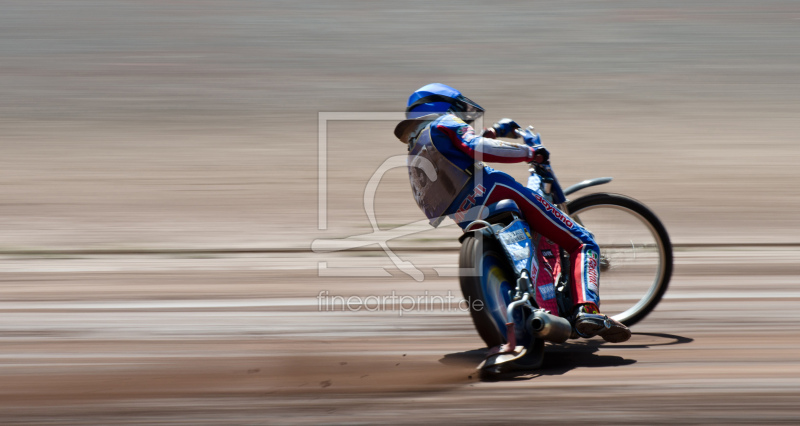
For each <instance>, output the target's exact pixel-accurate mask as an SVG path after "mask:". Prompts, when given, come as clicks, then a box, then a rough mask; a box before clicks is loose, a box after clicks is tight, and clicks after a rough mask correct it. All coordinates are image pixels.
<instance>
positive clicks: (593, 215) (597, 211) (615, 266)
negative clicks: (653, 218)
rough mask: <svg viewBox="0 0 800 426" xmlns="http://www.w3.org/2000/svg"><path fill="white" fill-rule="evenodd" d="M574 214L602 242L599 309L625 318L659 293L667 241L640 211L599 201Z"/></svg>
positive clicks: (639, 309)
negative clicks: (663, 239) (664, 240)
mask: <svg viewBox="0 0 800 426" xmlns="http://www.w3.org/2000/svg"><path fill="white" fill-rule="evenodd" d="M571 216H572V217H573V218H574V219H575V220H576V221H577V222H578V223H580V224H581V225H582V226H584V227H585V228H586V229H588V230H589V231H590V232H592V234H594V236H595V240H596V241H597V243H598V245H599V246H600V265H601V270H600V295H601V297H600V300H601V305H602V306H601V308H600V310H601V311H602V312H603V313H605V314H606V315H609V316H611V317H613V318H614V319H616V320H618V321H621V322H625V321H628V320H629V319H631V318H633V317H634V316H636V315H637V314H639V313H640V312H642V311H643V310H644V309H646V307H647V305H648V304H650V302H651V301H652V300H653V299H655V298H657V297H658V290H659V287H660V286H661V283H662V282H663V277H664V273H665V264H666V250H665V247H664V242H663V241H662V240H661V238H660V237H659V235H658V232H657V231H656V229H655V228H653V226H652V225H651V224H650V222H649V221H648V220H647V219H646V218H644V217H643V216H642V215H641V214H639V213H637V212H636V211H633V210H631V209H629V208H626V207H622V206H617V205H613V204H598V205H593V206H588V207H585V208H583V209H580V210H576V211H574V212H572V214H571Z"/></svg>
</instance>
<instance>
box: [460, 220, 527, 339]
mask: <svg viewBox="0 0 800 426" xmlns="http://www.w3.org/2000/svg"><path fill="white" fill-rule="evenodd" d="M458 264H459V267H460V268H461V274H460V277H459V281H460V284H461V292H462V293H463V295H464V299H466V300H467V302H468V304H469V307H470V315H471V316H472V321H473V323H475V328H476V329H477V330H478V334H479V335H480V336H481V339H483V341H484V342H486V345H487V346H489V347H494V346H497V345H500V344H503V343H505V342H506V316H507V313H506V310H507V308H508V305H509V304H510V303H511V298H512V297H513V295H514V290H515V288H516V282H515V280H514V278H513V277H514V274H513V273H512V272H511V269H510V267H509V265H508V261H507V260H506V258H505V255H504V253H503V251H502V249H501V248H500V247H498V246H497V245H496V243H494V242H493V241H491V240H489V239H488V238H482V236H480V235H479V236H468V237H466V238H465V239H464V241H463V242H462V244H461V253H460V256H459V261H458ZM520 322H521V321H520ZM518 329H519V328H518Z"/></svg>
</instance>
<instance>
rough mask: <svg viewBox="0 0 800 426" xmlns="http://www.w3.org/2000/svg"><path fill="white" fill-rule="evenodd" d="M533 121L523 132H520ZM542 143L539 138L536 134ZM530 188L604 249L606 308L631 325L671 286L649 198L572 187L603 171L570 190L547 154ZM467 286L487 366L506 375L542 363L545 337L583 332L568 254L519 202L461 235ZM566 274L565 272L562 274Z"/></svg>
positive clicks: (535, 167)
mask: <svg viewBox="0 0 800 426" xmlns="http://www.w3.org/2000/svg"><path fill="white" fill-rule="evenodd" d="M532 130H533V128H532V127H528V128H527V129H524V130H523V129H517V130H516V131H517V133H518V134H519V135H520V136H522V135H523V133H524V132H528V133H529V136H533V133H532ZM529 139H531V140H535V141H536V142H535V144H536V143H538V138H529ZM529 172H530V177H529V179H528V183H527V187H528V188H529V189H531V190H532V191H534V192H535V193H537V194H539V195H540V196H542V197H544V198H545V199H547V200H548V201H549V202H550V203H552V204H553V205H555V206H557V207H558V208H559V209H560V210H561V212H562V213H563V214H566V215H567V216H568V219H569V220H573V221H575V222H577V223H578V224H580V225H581V226H583V227H584V228H586V229H588V230H589V231H590V232H592V234H593V235H594V236H595V239H596V241H597V243H598V245H599V246H600V256H599V259H598V260H599V266H600V272H601V281H600V282H601V289H602V290H601V301H602V311H603V312H604V313H605V314H607V315H609V316H611V317H613V318H614V319H616V320H618V321H620V322H621V323H623V324H625V325H626V326H628V327H630V326H632V325H634V324H636V323H638V322H639V321H641V320H642V319H643V318H644V317H645V316H647V315H648V314H649V313H650V312H651V311H652V310H653V309H654V308H655V307H656V305H658V303H659V301H660V300H661V298H662V297H663V296H664V293H665V292H666V291H667V287H668V285H669V281H670V277H671V275H672V267H673V253H672V245H671V243H670V240H669V235H668V234H667V231H666V228H665V227H664V225H663V224H662V223H661V221H660V220H659V219H658V217H657V216H656V215H655V214H654V213H653V212H652V211H651V210H650V209H649V208H648V207H646V206H645V205H644V204H642V203H641V202H639V201H637V200H634V199H633V198H630V197H626V196H624V195H619V194H612V193H593V194H589V195H585V196H582V197H580V198H577V199H575V200H568V199H567V196H569V195H572V194H573V193H575V192H577V191H580V190H583V189H586V188H590V187H594V186H597V185H603V184H607V183H608V182H610V181H611V180H612V178H610V177H604V178H595V179H589V180H585V181H583V182H580V183H577V184H575V185H572V186H570V187H568V188H566V189H562V187H561V185H560V184H559V181H558V179H557V178H556V175H555V173H554V172H553V169H552V167H551V165H550V161H549V159H547V160H545V161H543V162H540V163H537V162H532V163H530V168H529ZM459 241H460V242H461V251H460V255H459V268H460V269H459V270H460V271H461V272H460V276H459V281H460V286H461V291H462V293H463V296H464V298H465V299H466V300H468V301H469V302H470V303H469V306H470V315H471V317H472V320H473V322H474V324H475V328H476V329H477V331H478V334H479V335H480V337H481V338H482V339H483V341H484V342H485V343H486V345H487V347H489V348H490V349H489V352H488V354H487V356H486V358H485V359H484V361H483V362H482V363H481V365H480V366H479V369H481V370H483V371H486V372H491V373H500V372H506V371H514V370H531V369H536V368H539V367H540V366H541V364H542V360H543V356H544V343H545V342H551V343H563V342H566V341H567V340H568V339H570V338H577V337H578V336H577V334H576V333H575V332H574V331H573V329H572V325H571V323H570V321H569V319H568V318H569V316H570V315H571V314H572V307H573V304H572V302H571V295H570V288H571V287H570V285H569V281H568V280H569V279H570V274H569V273H568V272H569V254H568V253H567V252H566V251H565V250H562V249H559V248H558V246H557V245H555V244H554V243H553V242H551V241H549V240H547V239H546V238H544V237H543V236H542V235H541V234H539V233H537V232H536V229H535V224H534V226H533V227H532V226H531V224H528V223H527V222H525V220H524V217H523V215H522V214H521V211H520V209H519V208H518V206H517V205H516V203H515V202H514V201H513V200H501V201H499V202H497V203H494V204H492V205H489V206H486V207H485V208H484V209H483V214H482V215H481V218H478V219H476V220H474V221H472V222H470V223H469V224H468V225H467V226H466V227H465V228H464V233H463V234H462V235H461V237H460V238H459ZM562 271H565V272H564V273H562Z"/></svg>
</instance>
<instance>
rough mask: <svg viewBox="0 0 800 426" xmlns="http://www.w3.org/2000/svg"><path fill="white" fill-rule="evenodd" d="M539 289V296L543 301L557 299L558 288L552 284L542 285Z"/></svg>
mask: <svg viewBox="0 0 800 426" xmlns="http://www.w3.org/2000/svg"><path fill="white" fill-rule="evenodd" d="M537 288H538V289H539V295H540V296H542V300H550V299H552V298H554V297H556V287H555V286H554V285H553V284H552V283H550V284H545V285H540V286H539V287H537Z"/></svg>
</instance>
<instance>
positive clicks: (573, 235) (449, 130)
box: [409, 114, 600, 307]
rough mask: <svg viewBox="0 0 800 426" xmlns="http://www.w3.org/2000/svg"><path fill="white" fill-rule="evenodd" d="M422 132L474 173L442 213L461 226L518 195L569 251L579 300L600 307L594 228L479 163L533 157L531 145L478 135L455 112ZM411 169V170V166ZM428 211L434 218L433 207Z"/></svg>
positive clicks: (542, 229) (529, 216) (533, 219)
mask: <svg viewBox="0 0 800 426" xmlns="http://www.w3.org/2000/svg"><path fill="white" fill-rule="evenodd" d="M426 132H427V133H428V134H426ZM420 134H421V135H423V136H425V137H429V138H430V140H429V143H430V144H432V145H433V148H435V149H431V151H438V154H441V156H443V157H445V158H446V159H447V160H449V162H450V163H452V165H454V166H455V167H457V168H458V169H461V171H463V172H466V175H465V176H469V174H471V176H470V177H469V178H468V179H469V180H467V183H466V184H465V185H464V186H463V187H462V188H461V190H460V191H459V190H458V188H456V191H457V194H458V195H457V196H455V198H454V201H453V202H452V203H450V204H449V206H448V207H447V208H446V209H444V211H443V214H442V216H444V215H446V216H449V217H451V218H452V219H453V220H455V221H456V222H457V223H458V224H459V226H461V227H462V228H463V227H465V226H466V225H467V224H468V223H469V222H470V217H473V218H474V215H473V214H469V212H475V211H478V212H480V210H481V209H482V208H483V207H485V206H488V205H490V204H492V203H496V202H498V201H501V200H504V199H512V200H514V201H515V202H516V203H517V205H518V206H519V208H520V209H521V210H522V214H523V215H524V216H525V220H526V221H527V222H528V223H529V224H530V225H531V227H532V228H533V229H535V230H536V232H538V233H540V234H542V235H543V236H544V237H546V238H547V239H549V240H551V241H553V242H555V243H556V244H558V245H559V246H560V247H562V248H564V249H566V250H567V252H569V254H570V263H571V264H570V270H571V271H572V279H571V283H572V294H573V295H574V297H573V298H574V303H575V305H583V304H594V305H595V307H599V304H600V298H599V295H598V285H599V262H598V259H599V254H600V249H599V247H598V246H597V243H596V242H595V241H594V237H593V236H592V234H591V233H590V232H589V231H587V230H586V229H584V228H583V227H582V226H580V225H578V224H577V223H575V222H574V221H573V220H572V219H571V218H570V217H569V216H567V215H566V214H564V213H563V212H561V211H560V210H559V209H558V208H557V207H555V206H554V205H553V204H551V203H550V202H548V201H547V200H546V199H544V198H543V197H542V196H541V195H540V194H537V193H535V192H534V191H532V190H530V189H528V188H527V187H525V186H524V185H522V184H520V183H519V182H517V181H516V180H514V178H512V177H511V176H509V175H508V174H506V173H503V172H501V171H498V170H494V169H492V168H490V167H487V166H485V165H483V164H482V163H480V161H486V162H496V163H519V162H529V161H531V159H532V158H533V149H532V148H531V147H529V146H527V145H520V144H515V143H509V142H505V141H501V140H497V139H490V138H486V137H482V136H478V135H476V134H475V130H474V129H473V128H472V126H470V125H469V124H467V123H465V122H464V121H462V120H461V119H459V118H458V117H456V116H455V115H452V114H445V115H442V116H440V117H438V118H436V119H434V120H433V121H432V122H430V123H429V124H428V125H427V126H426V127H425V128H424V129H422V130H421V131H420ZM421 137H422V136H420V137H419V138H421ZM419 138H418V139H419ZM412 142H414V141H412ZM412 148H413V145H410V147H409V150H411V151H413V149H412ZM437 165H438V164H437ZM437 170H438V168H437ZM409 173H410V174H411V173H412V172H411V167H409ZM440 181H441V179H440ZM412 187H414V177H412ZM415 197H416V194H415ZM418 202H419V200H418ZM421 207H422V205H421ZM423 210H425V209H424V208H423ZM425 213H426V214H428V216H429V218H431V214H430V212H428V211H425ZM465 215H466V217H465ZM478 216H479V214H478ZM433 222H434V221H433V220H432V223H433Z"/></svg>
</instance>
